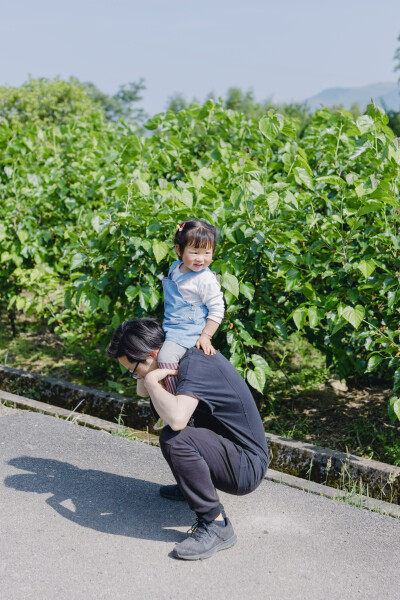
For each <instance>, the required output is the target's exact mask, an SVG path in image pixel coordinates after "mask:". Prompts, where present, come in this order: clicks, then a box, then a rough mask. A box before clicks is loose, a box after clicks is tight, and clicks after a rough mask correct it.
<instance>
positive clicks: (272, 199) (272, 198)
mask: <svg viewBox="0 0 400 600" xmlns="http://www.w3.org/2000/svg"><path fill="white" fill-rule="evenodd" d="M267 203H268V206H269V210H270V211H271V212H272V213H274V212H275V211H276V209H277V208H278V204H279V196H278V194H277V193H276V192H271V193H270V194H267Z"/></svg>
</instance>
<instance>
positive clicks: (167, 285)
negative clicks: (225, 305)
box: [162, 260, 209, 348]
mask: <svg viewBox="0 0 400 600" xmlns="http://www.w3.org/2000/svg"><path fill="white" fill-rule="evenodd" d="M181 264H182V261H181V260H177V261H175V262H174V263H173V264H172V265H171V268H170V270H169V272H168V277H164V279H163V282H162V284H163V291H164V322H163V330H164V333H165V339H167V340H170V341H171V342H175V343H176V344H179V345H180V346H183V347H184V348H192V346H194V345H195V343H196V342H197V340H198V339H199V337H200V335H201V332H202V331H203V329H204V327H205V324H206V321H207V315H208V309H207V307H206V306H204V304H200V305H194V304H189V302H186V300H185V299H184V298H183V297H182V295H181V294H180V292H179V283H181V282H182V281H184V280H185V279H189V277H196V275H199V274H200V273H202V272H203V271H204V269H203V270H202V271H200V272H199V273H195V272H194V271H188V272H187V273H182V275H180V276H179V277H178V279H177V280H176V281H173V279H172V277H171V273H172V271H173V270H174V269H175V267H176V266H177V265H181ZM207 269H208V267H207ZM208 270H209V269H208Z"/></svg>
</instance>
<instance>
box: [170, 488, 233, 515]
mask: <svg viewBox="0 0 400 600" xmlns="http://www.w3.org/2000/svg"><path fill="white" fill-rule="evenodd" d="M160 496H162V497H163V498H167V499H168V500H177V501H178V502H186V500H185V496H184V495H183V494H182V492H181V488H180V487H179V485H178V484H177V483H175V485H162V486H161V487H160ZM219 510H220V511H221V514H222V516H223V517H224V518H225V517H226V513H225V509H224V506H223V504H222V503H221V502H220V503H219Z"/></svg>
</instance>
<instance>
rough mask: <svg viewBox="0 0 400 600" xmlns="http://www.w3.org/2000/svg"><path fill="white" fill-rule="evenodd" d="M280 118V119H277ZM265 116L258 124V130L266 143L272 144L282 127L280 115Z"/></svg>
mask: <svg viewBox="0 0 400 600" xmlns="http://www.w3.org/2000/svg"><path fill="white" fill-rule="evenodd" d="M279 117H280V118H279ZM279 117H278V116H277V115H272V114H271V115H266V116H265V117H262V119H260V122H259V129H260V131H261V133H262V134H263V135H264V136H265V137H266V138H267V140H268V141H270V142H272V141H273V140H274V139H275V138H276V136H277V135H278V134H279V132H280V130H281V129H282V126H283V117H282V115H279Z"/></svg>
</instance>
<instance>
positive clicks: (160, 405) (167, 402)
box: [145, 379, 178, 427]
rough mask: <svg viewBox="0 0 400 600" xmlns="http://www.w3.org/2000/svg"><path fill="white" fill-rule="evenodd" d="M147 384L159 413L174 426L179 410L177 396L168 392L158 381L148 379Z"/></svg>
mask: <svg viewBox="0 0 400 600" xmlns="http://www.w3.org/2000/svg"><path fill="white" fill-rule="evenodd" d="M145 385H146V389H147V391H148V393H149V396H150V398H151V400H152V402H153V404H154V408H155V409H156V411H157V413H158V414H159V415H160V417H161V418H162V419H164V421H166V422H167V423H168V425H170V426H171V427H172V424H173V422H174V421H175V419H176V413H177V411H178V402H177V398H176V396H174V395H173V394H170V392H167V390H166V389H165V388H164V387H163V386H162V385H161V384H160V383H159V382H158V381H151V379H146V380H145Z"/></svg>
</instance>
